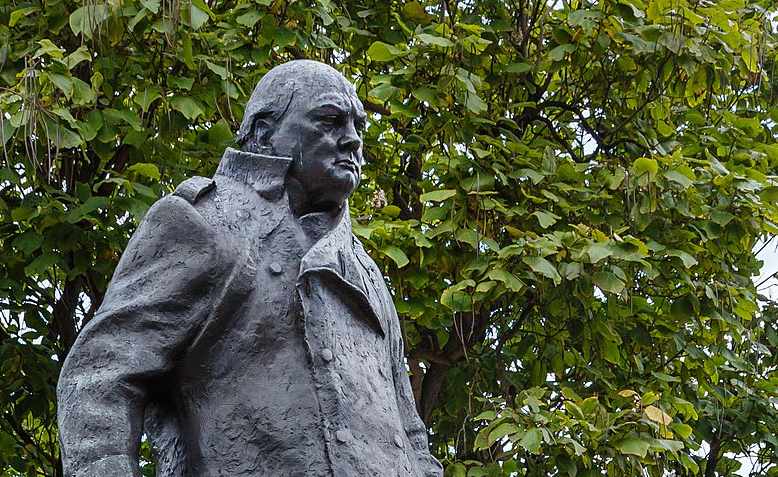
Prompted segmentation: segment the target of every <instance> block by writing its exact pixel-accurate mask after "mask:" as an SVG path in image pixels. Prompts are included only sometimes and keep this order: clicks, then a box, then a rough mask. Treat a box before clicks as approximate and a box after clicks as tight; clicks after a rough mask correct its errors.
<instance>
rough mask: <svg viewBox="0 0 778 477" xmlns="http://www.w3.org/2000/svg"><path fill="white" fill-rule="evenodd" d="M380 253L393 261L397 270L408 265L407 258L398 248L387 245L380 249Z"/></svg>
mask: <svg viewBox="0 0 778 477" xmlns="http://www.w3.org/2000/svg"><path fill="white" fill-rule="evenodd" d="M381 252H382V253H383V254H384V255H386V256H387V257H389V258H391V259H392V260H394V263H395V264H396V265H397V268H403V267H404V266H406V265H408V262H409V261H410V260H408V256H407V255H405V252H403V251H402V250H401V249H399V248H398V247H395V246H394V245H388V246H386V247H383V248H382V249H381Z"/></svg>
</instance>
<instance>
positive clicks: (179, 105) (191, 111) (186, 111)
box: [170, 96, 205, 121]
mask: <svg viewBox="0 0 778 477" xmlns="http://www.w3.org/2000/svg"><path fill="white" fill-rule="evenodd" d="M170 107H172V108H173V109H175V110H176V111H179V112H181V114H183V115H184V116H185V117H186V118H187V119H189V120H190V121H193V120H195V119H197V117H198V116H202V115H204V114H205V112H204V111H203V108H201V107H200V105H199V104H198V103H197V101H195V100H194V99H192V98H189V97H187V96H174V97H173V98H171V99H170Z"/></svg>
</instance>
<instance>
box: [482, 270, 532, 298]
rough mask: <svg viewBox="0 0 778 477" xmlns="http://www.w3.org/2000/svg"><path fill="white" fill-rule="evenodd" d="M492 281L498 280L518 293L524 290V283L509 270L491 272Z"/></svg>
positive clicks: (489, 275)
mask: <svg viewBox="0 0 778 477" xmlns="http://www.w3.org/2000/svg"><path fill="white" fill-rule="evenodd" d="M487 276H488V277H489V278H491V279H492V280H497V281H499V282H502V283H503V284H504V285H505V288H507V289H509V290H512V291H515V292H518V291H521V290H522V289H523V288H524V286H525V285H524V282H522V281H521V280H520V279H519V278H518V277H517V276H516V275H514V274H512V273H511V272H509V271H507V270H502V269H499V268H496V269H493V270H490V271H489V273H488V275H487Z"/></svg>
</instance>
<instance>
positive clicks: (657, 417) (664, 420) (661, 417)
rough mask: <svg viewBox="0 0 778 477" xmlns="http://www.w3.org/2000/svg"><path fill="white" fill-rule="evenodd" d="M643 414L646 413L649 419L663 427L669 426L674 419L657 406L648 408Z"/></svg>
mask: <svg viewBox="0 0 778 477" xmlns="http://www.w3.org/2000/svg"><path fill="white" fill-rule="evenodd" d="M643 412H645V413H646V417H647V418H649V419H651V420H652V421H654V422H658V423H659V424H662V425H663V426H667V425H669V424H670V423H671V422H673V418H672V417H670V416H669V415H668V414H667V413H666V412H664V411H663V410H661V409H659V408H658V407H656V406H646V408H645V409H644V410H643Z"/></svg>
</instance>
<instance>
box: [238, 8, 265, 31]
mask: <svg viewBox="0 0 778 477" xmlns="http://www.w3.org/2000/svg"><path fill="white" fill-rule="evenodd" d="M263 16H264V15H263V14H262V13H260V12H258V11H256V10H249V11H248V12H247V13H244V14H243V15H240V16H239V17H238V18H236V19H235V21H236V22H238V24H240V25H243V26H245V27H247V28H253V27H254V25H256V24H257V22H258V21H259V20H261V19H262V17H263Z"/></svg>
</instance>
